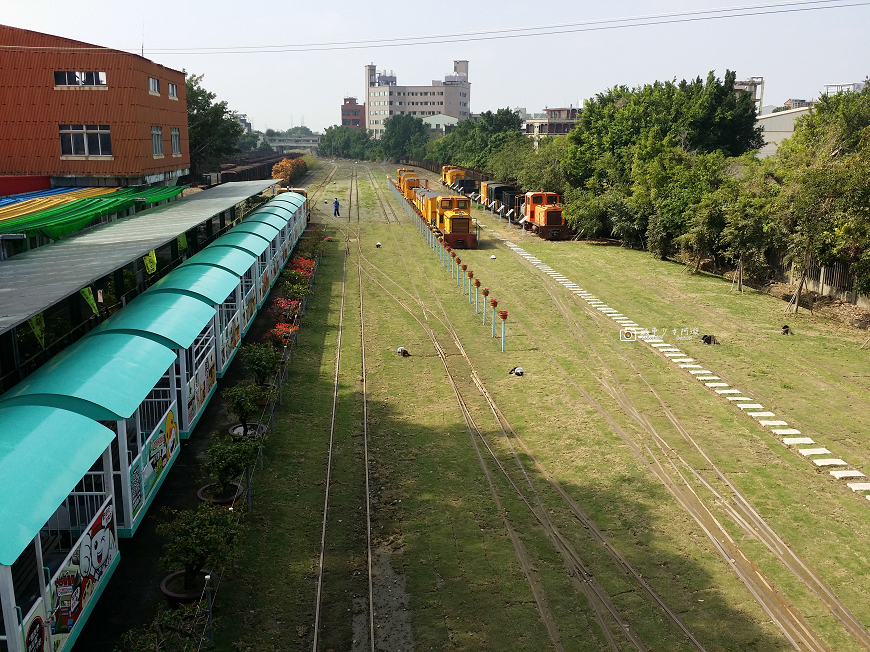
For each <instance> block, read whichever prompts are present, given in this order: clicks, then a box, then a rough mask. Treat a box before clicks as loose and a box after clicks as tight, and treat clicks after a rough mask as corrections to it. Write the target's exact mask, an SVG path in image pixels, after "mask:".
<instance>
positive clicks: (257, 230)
mask: <svg viewBox="0 0 870 652" xmlns="http://www.w3.org/2000/svg"><path fill="white" fill-rule="evenodd" d="M280 230H281V229H276V228H275V227H274V226H272V225H271V224H266V223H265V222H252V221H250V220H246V221H244V222H242V223H241V224H239V225H238V226H237V227H235V228H234V229H233V233H253V234H254V235H258V236H260V237H261V238H265V239H266V240H268V241H269V242H272V240H274V239H275V236H276V235H278V231H280Z"/></svg>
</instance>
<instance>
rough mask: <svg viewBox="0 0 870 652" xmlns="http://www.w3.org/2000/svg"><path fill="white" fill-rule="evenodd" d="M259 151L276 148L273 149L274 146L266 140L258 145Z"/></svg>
mask: <svg viewBox="0 0 870 652" xmlns="http://www.w3.org/2000/svg"><path fill="white" fill-rule="evenodd" d="M257 151H258V152H274V151H275V150H273V149H272V146H271V145H270V144H269V143H267V142H266V141H265V140H264V141H263V142H262V143H260V144H259V145H257Z"/></svg>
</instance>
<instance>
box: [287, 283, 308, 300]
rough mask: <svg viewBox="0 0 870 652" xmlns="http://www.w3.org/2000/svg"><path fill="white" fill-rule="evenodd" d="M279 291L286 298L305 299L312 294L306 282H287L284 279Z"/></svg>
mask: <svg viewBox="0 0 870 652" xmlns="http://www.w3.org/2000/svg"><path fill="white" fill-rule="evenodd" d="M281 292H282V293H283V294H284V296H285V297H286V298H288V299H297V300H298V299H305V298H306V297H309V296H311V295H312V294H313V290H312V289H311V288H310V287H308V284H307V283H289V282H287V281H284V282H283V283H282V284H281Z"/></svg>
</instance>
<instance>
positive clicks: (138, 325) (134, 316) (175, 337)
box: [89, 252, 243, 349]
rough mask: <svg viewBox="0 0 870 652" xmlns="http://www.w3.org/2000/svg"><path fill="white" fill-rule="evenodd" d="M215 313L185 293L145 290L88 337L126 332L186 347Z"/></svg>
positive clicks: (177, 347)
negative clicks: (149, 291)
mask: <svg viewBox="0 0 870 652" xmlns="http://www.w3.org/2000/svg"><path fill="white" fill-rule="evenodd" d="M239 253H243V252H239ZM214 315H215V309H214V308H212V307H211V306H210V305H208V304H207V303H205V302H203V301H201V300H199V299H194V298H193V297H190V296H187V295H186V294H175V293H172V292H154V293H148V292H146V293H145V294H143V295H142V296H139V297H137V298H135V299H133V301H131V302H130V303H129V304H127V307H126V308H124V310H121V311H119V312H117V313H115V314H114V315H112V317H111V318H110V319H108V320H107V321H104V322H103V323H102V324H100V325H99V326H98V327H97V328H95V329H94V330H93V331H92V332H91V334H90V335H89V337H93V336H94V335H102V334H105V333H128V334H130V335H138V336H140V337H145V338H148V339H150V340H154V341H155V342H158V343H159V344H163V345H164V346H166V347H169V348H172V349H186V348H188V347H190V345H191V344H193V342H194V340H195V339H196V337H197V335H199V334H200V333H201V332H202V329H203V328H205V327H206V325H207V324H208V323H209V322H210V321H211V320H212V319H213V318H214Z"/></svg>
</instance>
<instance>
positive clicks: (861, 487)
mask: <svg viewBox="0 0 870 652" xmlns="http://www.w3.org/2000/svg"><path fill="white" fill-rule="evenodd" d="M846 486H847V487H849V489H851V490H852V491H870V482H849V483H847V484H846Z"/></svg>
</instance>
